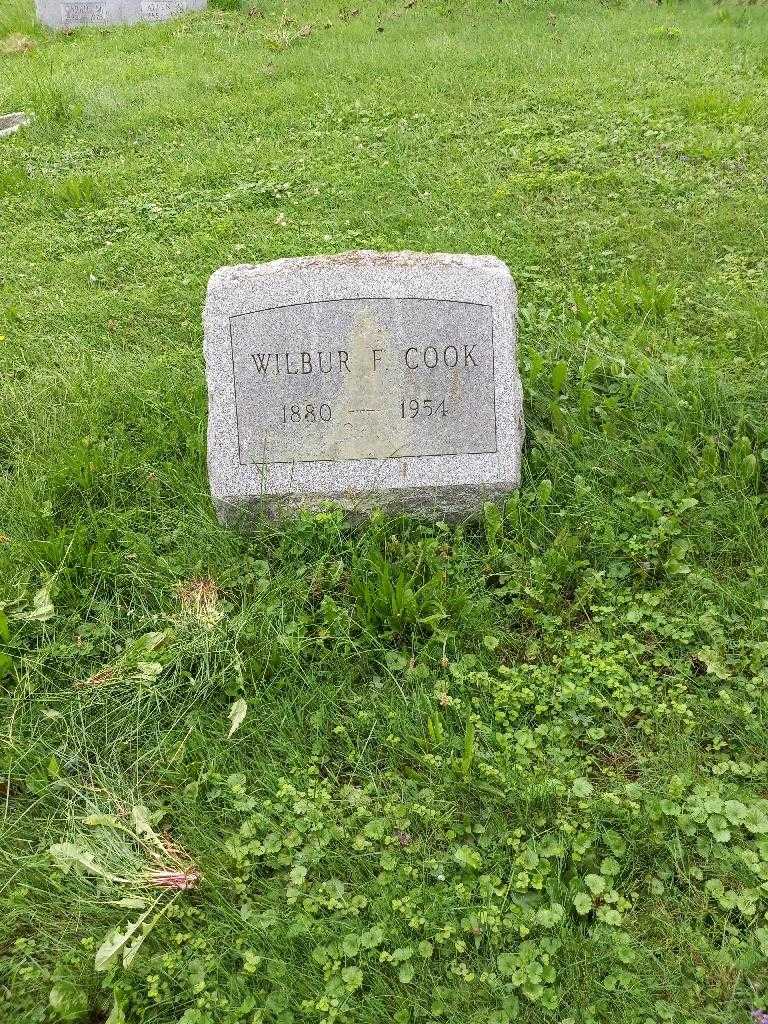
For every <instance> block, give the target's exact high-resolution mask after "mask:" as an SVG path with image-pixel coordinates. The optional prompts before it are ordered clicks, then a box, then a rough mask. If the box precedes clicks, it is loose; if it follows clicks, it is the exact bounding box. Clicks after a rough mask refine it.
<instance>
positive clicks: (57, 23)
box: [36, 0, 207, 29]
mask: <svg viewBox="0 0 768 1024" xmlns="http://www.w3.org/2000/svg"><path fill="white" fill-rule="evenodd" d="M206 2H207V0H36V6H37V16H38V18H39V19H40V21H41V22H42V23H43V24H44V25H48V27H49V28H60V29H73V28H86V27H90V28H104V27H106V26H108V25H132V24H134V23H135V22H139V21H165V20H167V19H168V18H174V17H176V15H178V14H185V13H186V12H187V11H201V10H204V9H205V6H206Z"/></svg>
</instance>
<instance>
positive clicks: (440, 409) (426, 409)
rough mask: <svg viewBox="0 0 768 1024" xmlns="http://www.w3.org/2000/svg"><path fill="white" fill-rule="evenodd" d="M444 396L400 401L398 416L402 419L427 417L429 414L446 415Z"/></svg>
mask: <svg viewBox="0 0 768 1024" xmlns="http://www.w3.org/2000/svg"><path fill="white" fill-rule="evenodd" d="M447 415H448V409H447V407H446V404H445V398H411V399H405V398H404V399H403V400H402V402H401V403H400V418H401V419H403V420H415V419H429V417H430V416H447Z"/></svg>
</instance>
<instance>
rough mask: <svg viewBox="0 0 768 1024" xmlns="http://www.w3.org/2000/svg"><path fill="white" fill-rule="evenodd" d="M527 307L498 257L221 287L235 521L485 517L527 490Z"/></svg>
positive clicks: (364, 264)
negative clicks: (373, 515)
mask: <svg viewBox="0 0 768 1024" xmlns="http://www.w3.org/2000/svg"><path fill="white" fill-rule="evenodd" d="M515 310H516V296H515V287H514V283H513V281H512V278H511V276H510V273H509V270H508V268H507V267H506V265H505V264H504V263H502V262H501V261H500V260H498V259H495V258H494V257H491V256H464V255H451V254H443V253H437V254H432V255H428V254H422V253H411V252H400V253H377V252H352V253H344V254H341V255H338V256H322V257H304V258H299V259H285V260H276V261H274V262H272V263H264V264H260V265H256V266H236V267H223V268H222V269H220V270H217V271H216V273H214V274H213V276H212V277H211V279H210V281H209V284H208V294H207V299H206V304H205V360H206V371H207V379H208V473H209V479H210V485H211V492H212V496H213V500H214V504H215V506H216V509H217V511H218V513H219V515H220V517H221V518H223V519H225V520H226V519H231V518H234V517H237V516H238V515H239V514H241V513H242V512H243V511H245V510H247V509H248V507H249V506H253V505H258V504H260V503H263V504H265V505H266V507H267V509H268V510H270V509H275V508H276V507H296V506H301V505H307V504H317V503H320V502H323V501H328V500H330V501H333V502H336V503H339V504H341V505H343V506H345V507H347V508H354V509H368V508H370V507H372V506H374V505H386V506H393V507H395V508H397V509H399V510H404V511H409V512H413V513H417V514H423V515H433V514H439V515H451V514H462V513H466V512H471V511H473V510H476V509H477V508H479V507H480V506H481V505H482V504H483V502H484V501H487V500H491V499H495V498H499V497H501V496H503V495H504V494H506V493H508V492H509V491H511V490H513V489H515V488H516V487H517V486H518V485H519V481H520V456H521V447H522V442H523V415H522V393H521V386H520V377H519V374H518V369H517V361H516V354H515V343H516V320H515Z"/></svg>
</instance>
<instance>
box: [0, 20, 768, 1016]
mask: <svg viewBox="0 0 768 1024" xmlns="http://www.w3.org/2000/svg"><path fill="white" fill-rule="evenodd" d="M231 7H232V9H229V10H222V9H220V7H215V6H214V7H212V9H210V10H209V11H208V12H207V13H205V14H201V15H199V16H190V17H186V18H183V19H181V20H179V21H176V22H171V23H167V24H162V25H155V26H139V27H136V28H132V29H117V30H114V31H110V32H108V33H101V32H98V31H81V32H77V33H74V34H71V35H53V34H51V33H46V32H44V31H42V30H41V29H39V28H36V27H34V25H33V24H32V19H31V15H30V11H29V10H28V8H27V6H25V5H21V4H19V3H18V2H17V0H4V2H3V9H2V12H0V25H2V28H1V30H0V97H1V101H0V113H3V112H8V111H14V110H26V111H30V112H33V113H34V121H33V123H32V124H31V125H30V126H28V127H26V128H24V129H22V130H21V131H19V132H18V133H17V134H16V135H14V136H12V137H9V138H6V139H2V140H0V210H1V211H2V212H1V213H0V217H1V218H2V231H1V233H0V237H2V246H0V372H1V373H2V391H1V392H0V395H1V397H0V463H1V464H2V474H0V588H1V590H0V602H1V603H0V608H2V611H0V645H1V646H0V651H1V652H2V653H0V695H1V699H2V718H1V722H2V743H0V759H2V760H1V765H2V775H1V777H0V806H1V807H2V824H1V826H0V828H1V830H2V831H1V834H0V1020H1V1021H2V1022H3V1024H6V1022H9V1024H54V1022H59V1021H68V1022H70V1024H78V1022H82V1024H86V1022H90V1024H97V1022H102V1024H103V1022H105V1021H106V1020H107V1019H108V1020H109V1022H110V1024H172V1022H174V1024H175V1022H183V1024H235V1022H244V1024H330V1022H333V1021H338V1022H350V1024H352V1022H354V1024H383V1022H387V1024H390V1022H394V1024H410V1022H419V1024H506V1022H507V1021H512V1020H514V1019H519V1020H521V1021H529V1022H542V1021H543V1022H556V1021H560V1022H569V1024H590V1022H595V1024H599V1022H607V1021H620V1022H626V1024H631V1022H637V1024H644V1022H663V1021H692V1022H738V1021H741V1022H744V1024H747V1021H748V1020H749V1013H750V1011H751V1010H753V1009H755V1010H760V1009H768V1005H766V1004H767V1002H768V970H767V969H766V957H767V956H768V758H767V757H766V753H767V749H768V742H767V739H768V733H767V732H766V716H767V715H768V699H767V696H766V695H767V693H768V629H767V626H768V587H767V586H766V557H767V556H766V553H767V552H768V535H767V531H766V513H767V512H768V501H767V499H766V480H767V479H768V372H767V370H766V361H767V358H768V285H767V284H766V282H767V280H768V277H767V274H766V272H767V271H768V259H767V257H766V224H768V199H767V198H766V197H767V194H768V193H767V190H766V184H767V175H768V132H767V131H766V127H767V126H766V119H767V113H766V112H767V111H768V102H767V101H768V56H767V54H768V50H767V49H766V44H767V43H768V8H766V7H765V6H759V5H755V6H749V5H743V4H737V3H721V4H717V5H715V4H708V3H703V2H698V0H691V2H690V3H679V4H668V3H662V4H660V5H658V6H657V5H649V4H641V3H636V4H635V3H632V4H630V3H616V4H612V5H601V4H599V3H597V2H593V0H575V2H571V3H565V2H562V3H561V2H559V0H552V2H547V3H543V2H542V3H534V2H528V3H524V2H522V0H504V2H503V3H498V2H495V0H494V2H493V3H491V2H490V0H472V2H466V3H462V2H460V0H416V2H415V4H412V5H407V4H405V3H404V2H402V0H399V2H397V3H394V2H385V0H359V3H358V4H353V3H348V2H346V0H345V2H344V3H340V2H338V0H334V2H331V0H313V2H307V3H299V2H298V0H286V3H285V5H284V4H283V3H282V0H280V2H278V0H263V2H259V0H256V6H255V7H254V8H253V10H252V12H251V14H250V15H249V14H248V13H246V12H245V11H241V10H240V9H239V7H237V5H236V4H232V5H231ZM356 7H359V12H358V11H357V10H356ZM353 248H379V249H400V248H410V249H416V250H426V251H435V250H436V251H440V250H447V251H456V252H465V251H466V252H476V253H493V254H495V255H497V256H499V257H501V259H503V260H505V261H506V262H507V263H508V264H509V266H510V268H511V270H512V274H513V276H514V278H515V279H516V281H517V284H518V287H519V292H520V344H521V351H520V358H521V365H522V370H523V379H524V387H525V399H526V417H527V428H528V436H527V444H526V459H525V467H524V480H523V486H522V489H521V491H520V492H519V495H516V496H513V497H512V498H511V499H510V500H509V502H508V503H507V504H506V506H505V507H503V508H502V507H487V508H485V509H483V510H481V512H480V514H479V515H478V516H477V517H476V518H475V519H473V520H470V521H468V522H463V523H458V524H456V523H451V524H445V523H437V524H433V525H425V524H423V523H419V522H417V521H413V520H392V519H387V518H385V517H383V516H380V515H376V516H374V517H373V518H372V519H370V521H364V522H357V523H356V522H352V521H349V520H347V519H346V518H345V517H344V516H343V515H341V514H338V513H337V512H335V511H333V510H326V511H322V512H320V513H313V514H309V513H307V514H304V515H301V516H299V517H298V518H297V519H296V520H295V521H292V522H280V523H273V522H267V521H263V522H259V523H257V524H256V525H255V528H254V531H253V533H252V535H250V536H247V537H243V536H239V535H237V534H235V533H233V532H229V531H227V530H225V529H223V528H222V527H220V526H219V525H217V523H216V521H215V519H214V517H213V515H212V511H211V506H210V502H209V498H208V494H207V483H206V471H205V415H206V402H205V388H204V376H203V365H202V356H201V333H202V331H201V307H202V302H203V296H204V289H205V285H206V281H207V279H208V276H209V275H210V273H211V272H212V271H213V270H214V269H215V268H217V267H219V266H220V265H222V264H228V263H235V262H249V261H250V262H258V261H262V260H268V259H272V258H275V257H279V256H292V255H301V254H306V253H315V252H332V251H341V250H345V249H353ZM230 734H231V735H230Z"/></svg>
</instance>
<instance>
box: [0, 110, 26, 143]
mask: <svg viewBox="0 0 768 1024" xmlns="http://www.w3.org/2000/svg"><path fill="white" fill-rule="evenodd" d="M30 122H31V118H30V117H29V115H28V114H24V113H22V112H21V111H16V113H14V114H0V139H2V138H4V137H5V136H6V135H13V133H14V132H17V131H18V130H19V128H25V127H26V126H27V125H28V124H30Z"/></svg>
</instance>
